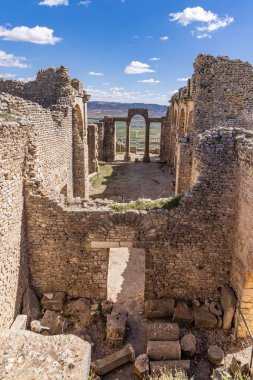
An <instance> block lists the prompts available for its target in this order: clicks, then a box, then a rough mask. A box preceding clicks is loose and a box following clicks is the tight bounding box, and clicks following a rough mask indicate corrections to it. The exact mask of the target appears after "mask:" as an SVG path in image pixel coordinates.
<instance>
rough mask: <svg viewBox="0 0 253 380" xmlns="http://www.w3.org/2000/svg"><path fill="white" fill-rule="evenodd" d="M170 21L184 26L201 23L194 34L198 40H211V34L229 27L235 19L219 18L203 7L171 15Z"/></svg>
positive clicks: (228, 17)
mask: <svg viewBox="0 0 253 380" xmlns="http://www.w3.org/2000/svg"><path fill="white" fill-rule="evenodd" d="M170 17H171V18H170V21H176V22H178V23H179V24H180V25H182V26H187V25H189V24H191V23H193V22H198V23H201V24H200V25H199V26H197V27H196V28H195V31H193V32H192V34H193V35H194V36H196V38H198V39H203V38H211V35H210V33H212V32H214V31H216V30H218V29H221V28H226V27H227V26H229V25H230V24H231V23H232V22H233V21H234V18H233V17H230V16H225V17H223V18H222V17H219V15H218V14H216V13H213V12H212V11H206V10H205V9H204V8H202V7H193V8H185V9H184V10H183V11H182V12H176V13H170Z"/></svg>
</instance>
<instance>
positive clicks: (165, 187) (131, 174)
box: [90, 155, 174, 202]
mask: <svg viewBox="0 0 253 380" xmlns="http://www.w3.org/2000/svg"><path fill="white" fill-rule="evenodd" d="M135 158H138V159H139V162H138V163H135V162H134V159H135ZM151 159H152V161H151V162H150V163H148V164H147V163H143V162H142V161H141V160H142V155H132V162H131V163H127V162H124V161H123V156H122V155H121V156H117V160H116V161H115V162H113V163H110V164H108V165H111V167H112V174H111V175H110V176H109V177H105V178H103V181H102V183H101V184H100V185H99V186H97V187H95V188H93V187H92V186H91V189H90V196H91V198H93V199H95V198H101V199H105V198H108V199H112V200H114V201H116V202H129V201H131V200H133V201H135V200H137V199H139V198H145V199H152V200H154V199H158V198H168V197H170V196H172V195H173V194H174V191H173V188H172V181H173V180H174V175H172V174H171V173H170V169H169V167H168V166H167V165H165V164H163V163H161V162H159V158H158V157H157V156H153V157H151Z"/></svg>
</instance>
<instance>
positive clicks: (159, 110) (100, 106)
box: [88, 101, 168, 118]
mask: <svg viewBox="0 0 253 380" xmlns="http://www.w3.org/2000/svg"><path fill="white" fill-rule="evenodd" d="M129 108H148V110H149V116H151V117H161V116H165V115H166V111H167V108H168V107H167V106H162V105H160V104H144V103H116V102H95V101H94V102H88V116H89V118H101V117H103V116H106V115H111V116H127V111H128V109H129Z"/></svg>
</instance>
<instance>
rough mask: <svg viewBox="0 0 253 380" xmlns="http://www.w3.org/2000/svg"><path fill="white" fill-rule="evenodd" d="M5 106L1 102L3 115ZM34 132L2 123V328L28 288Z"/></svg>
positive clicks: (0, 287)
mask: <svg viewBox="0 0 253 380" xmlns="http://www.w3.org/2000/svg"><path fill="white" fill-rule="evenodd" d="M3 110H4V105H3V104H1V103H0V113H1V111H3ZM30 133H31V129H30V127H29V126H28V125H26V124H25V123H24V122H23V123H22V124H20V123H17V122H2V121H1V122H0V147H1V154H0V156H1V161H0V210H1V211H0V304H1V310H0V327H2V328H9V327H10V325H11V324H12V322H13V319H14V317H15V316H16V314H17V313H18V312H19V311H20V305H21V302H22V296H23V292H24V290H25V288H26V287H27V285H28V274H27V272H28V267H27V245H28V241H27V234H26V217H25V200H24V185H23V182H24V176H25V167H26V165H25V163H26V159H27V157H26V156H27V154H28V146H29V139H30Z"/></svg>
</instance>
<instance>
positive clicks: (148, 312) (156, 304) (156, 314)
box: [145, 298, 175, 318]
mask: <svg viewBox="0 0 253 380" xmlns="http://www.w3.org/2000/svg"><path fill="white" fill-rule="evenodd" d="M174 305H175V301H174V299H173V298H160V299H154V300H147V301H146V302H145V316H146V318H168V317H172V315H173V312H174Z"/></svg>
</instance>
